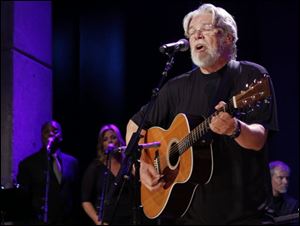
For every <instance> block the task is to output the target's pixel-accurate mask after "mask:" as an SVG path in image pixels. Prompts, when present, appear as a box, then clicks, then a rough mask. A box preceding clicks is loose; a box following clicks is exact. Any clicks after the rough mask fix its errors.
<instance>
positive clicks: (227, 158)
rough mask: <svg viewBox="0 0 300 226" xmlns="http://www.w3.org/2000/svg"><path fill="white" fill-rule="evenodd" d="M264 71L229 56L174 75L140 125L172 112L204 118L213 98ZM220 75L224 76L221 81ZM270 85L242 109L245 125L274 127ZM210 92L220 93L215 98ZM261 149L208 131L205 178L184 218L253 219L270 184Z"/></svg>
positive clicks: (163, 122) (163, 120)
mask: <svg viewBox="0 0 300 226" xmlns="http://www.w3.org/2000/svg"><path fill="white" fill-rule="evenodd" d="M264 74H267V71H266V69H265V68H263V67H262V66H260V65H257V64H254V63H251V62H247V61H241V62H236V61H233V62H231V63H230V64H227V65H226V66H224V67H223V68H222V69H221V70H219V71H217V72H215V73H212V74H202V73H201V72H200V70H199V69H198V68H197V69H194V70H192V71H190V72H188V73H185V74H183V75H181V76H178V77H175V78H174V79H171V80H169V81H168V82H167V83H166V84H165V85H164V86H163V88H162V89H161V91H160V92H159V95H158V97H157V99H156V100H155V103H154V105H153V108H152V109H151V110H150V112H149V114H148V116H147V118H146V121H145V126H144V128H145V129H148V128H150V127H152V126H159V127H162V128H164V129H168V127H169V126H170V125H171V123H172V120H173V119H174V117H175V116H176V115H177V114H178V113H184V114H186V115H191V116H204V117H207V116H209V115H210V114H211V112H212V109H213V108H214V106H215V104H216V103H218V101H219V100H223V101H225V102H227V101H228V100H229V98H231V97H232V96H233V95H236V94H238V93H239V92H240V91H241V90H245V87H246V84H251V83H252V82H253V81H254V80H255V79H256V80H259V79H261V78H262V76H263V75H264ZM222 76H226V80H225V81H226V82H224V80H222V79H221V78H222ZM224 78H225V77H224ZM270 81H271V79H270ZM220 84H221V86H226V87H227V86H228V87H227V89H226V87H225V89H223V88H224V87H223V88H222V89H223V90H224V91H222V92H221V94H220V92H219V91H218V90H219V85H220ZM270 85H271V93H272V99H271V100H270V103H269V104H262V105H261V106H260V107H259V108H254V111H248V112H247V114H245V115H242V116H241V118H240V119H241V120H242V121H244V122H246V123H249V124H251V123H260V124H262V125H263V126H264V127H265V128H267V129H268V130H269V131H270V132H271V131H276V130H277V129H278V125H277V112H276V100H275V95H274V91H273V87H272V83H271V84H270ZM216 93H219V95H222V96H220V97H215V95H216ZM223 95H224V96H223ZM146 106H147V105H145V106H143V107H142V109H141V110H140V111H139V112H138V113H136V114H135V115H134V116H133V117H132V120H133V121H134V122H135V123H137V124H139V122H141V119H142V117H143V116H144V111H145V109H146ZM266 152H267V150H266V145H265V147H264V148H263V150H261V151H253V150H247V149H244V148H242V147H240V146H239V145H238V144H237V143H236V142H235V141H234V140H233V139H231V138H230V137H228V136H221V135H214V141H213V174H212V177H211V180H210V181H209V183H207V184H205V185H201V186H199V187H198V189H197V190H196V193H195V196H194V199H193V202H192V204H191V207H190V208H189V211H188V213H187V214H186V215H185V217H184V219H185V221H184V223H186V224H234V223H239V222H241V223H246V222H249V223H256V219H259V218H260V217H261V216H260V214H261V213H260V211H259V210H261V209H263V207H264V206H265V202H266V199H267V195H268V194H267V192H268V190H269V189H270V187H269V186H270V181H269V175H268V172H269V171H268V168H267V160H266ZM194 164H197V163H194ZM171 195H172V194H171ZM258 221H259V220H258Z"/></svg>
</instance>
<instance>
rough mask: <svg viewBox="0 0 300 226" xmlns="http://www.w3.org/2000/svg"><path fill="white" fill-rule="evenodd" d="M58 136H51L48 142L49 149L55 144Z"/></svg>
mask: <svg viewBox="0 0 300 226" xmlns="http://www.w3.org/2000/svg"><path fill="white" fill-rule="evenodd" d="M56 139H57V136H53V137H49V138H48V144H47V147H46V148H47V151H50V150H51V148H52V146H53V144H54V143H55V142H56Z"/></svg>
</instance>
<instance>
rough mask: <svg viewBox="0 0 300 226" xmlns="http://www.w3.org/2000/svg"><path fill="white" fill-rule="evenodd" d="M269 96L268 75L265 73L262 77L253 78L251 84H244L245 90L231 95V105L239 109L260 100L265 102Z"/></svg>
mask: <svg viewBox="0 0 300 226" xmlns="http://www.w3.org/2000/svg"><path fill="white" fill-rule="evenodd" d="M270 97H271V91H270V84H269V76H268V75H267V74H265V75H264V77H263V78H262V79H260V80H254V81H253V83H252V84H251V85H246V90H243V91H241V92H240V93H239V94H237V95H235V96H233V98H232V101H233V107H234V108H239V109H241V108H249V107H250V108H251V107H253V106H254V105H256V104H257V103H258V102H260V101H262V100H264V101H266V102H267V101H268V98H270Z"/></svg>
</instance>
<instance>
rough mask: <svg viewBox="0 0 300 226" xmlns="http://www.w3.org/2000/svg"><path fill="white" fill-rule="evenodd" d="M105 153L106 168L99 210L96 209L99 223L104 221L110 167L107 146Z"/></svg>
mask: <svg viewBox="0 0 300 226" xmlns="http://www.w3.org/2000/svg"><path fill="white" fill-rule="evenodd" d="M105 154H106V170H105V173H104V183H103V189H102V194H101V197H100V200H99V201H100V203H99V210H98V221H101V225H103V223H104V214H105V211H104V210H105V206H106V204H107V199H106V198H107V193H108V184H109V183H108V182H109V171H110V169H111V159H110V158H111V155H110V150H109V148H107V149H106V150H105Z"/></svg>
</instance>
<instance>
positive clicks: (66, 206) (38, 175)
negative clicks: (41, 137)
mask: <svg viewBox="0 0 300 226" xmlns="http://www.w3.org/2000/svg"><path fill="white" fill-rule="evenodd" d="M58 158H59V161H60V163H61V167H62V180H61V183H60V184H59V183H58V180H57V178H56V176H55V174H54V171H53V168H52V162H50V164H49V166H50V168H49V169H50V185H49V196H48V223H49V224H74V223H76V215H75V209H76V208H78V204H79V200H78V198H77V195H78V194H76V189H77V188H78V161H77V160H76V159H75V158H74V157H72V156H70V155H68V154H65V153H62V152H59V155H58ZM47 160H48V156H47V151H46V149H41V150H40V151H39V152H36V153H34V154H32V155H31V156H29V157H27V158H26V159H24V160H23V161H21V162H20V164H19V172H18V176H17V180H18V183H19V184H20V186H21V188H22V189H24V191H26V193H28V194H29V196H30V199H31V205H32V209H33V219H31V220H32V221H33V222H31V223H32V224H42V223H43V213H44V212H43V209H44V204H45V188H46V174H47V166H48V163H47ZM76 201H77V202H76ZM76 205H77V206H76ZM76 210H77V209H76Z"/></svg>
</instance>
